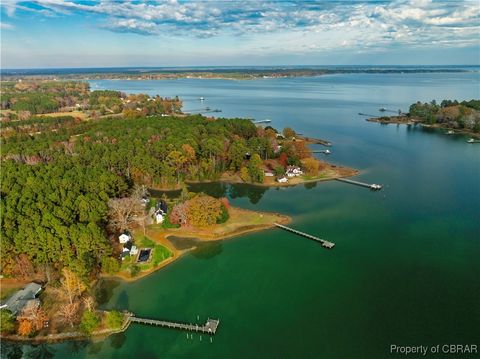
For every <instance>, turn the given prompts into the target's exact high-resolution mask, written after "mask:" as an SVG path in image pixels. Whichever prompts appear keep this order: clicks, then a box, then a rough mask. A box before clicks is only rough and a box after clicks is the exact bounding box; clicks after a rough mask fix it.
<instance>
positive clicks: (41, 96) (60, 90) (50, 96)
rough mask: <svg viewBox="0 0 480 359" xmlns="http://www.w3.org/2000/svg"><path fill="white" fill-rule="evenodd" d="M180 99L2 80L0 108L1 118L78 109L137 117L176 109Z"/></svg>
mask: <svg viewBox="0 0 480 359" xmlns="http://www.w3.org/2000/svg"><path fill="white" fill-rule="evenodd" d="M181 107H182V102H181V101H180V99H179V98H178V97H176V98H173V99H171V98H162V97H160V96H155V97H150V96H148V95H144V94H138V95H127V94H125V93H122V92H120V91H111V90H95V91H90V86H89V84H88V83H87V82H75V81H33V82H26V81H25V82H24V81H22V82H13V81H5V82H2V99H1V101H0V109H1V110H2V120H3V121H6V122H10V121H16V120H28V119H32V118H33V119H35V115H43V114H51V113H56V112H59V113H63V114H64V113H65V112H72V111H82V116H86V117H89V118H97V117H99V116H105V115H113V114H123V115H125V116H129V117H140V116H146V115H154V114H172V113H176V112H179V111H180V109H181Z"/></svg>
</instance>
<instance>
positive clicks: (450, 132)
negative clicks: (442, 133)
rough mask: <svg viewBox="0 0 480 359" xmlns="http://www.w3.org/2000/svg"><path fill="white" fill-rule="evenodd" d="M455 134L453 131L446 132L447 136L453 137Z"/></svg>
mask: <svg viewBox="0 0 480 359" xmlns="http://www.w3.org/2000/svg"><path fill="white" fill-rule="evenodd" d="M454 133H455V132H453V130H448V131H447V132H446V134H447V135H453V134H454Z"/></svg>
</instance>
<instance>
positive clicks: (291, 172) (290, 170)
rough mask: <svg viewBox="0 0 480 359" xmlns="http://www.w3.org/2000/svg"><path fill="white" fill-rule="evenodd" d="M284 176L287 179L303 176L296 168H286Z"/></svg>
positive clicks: (298, 168)
mask: <svg viewBox="0 0 480 359" xmlns="http://www.w3.org/2000/svg"><path fill="white" fill-rule="evenodd" d="M285 174H286V175H287V176H288V177H297V176H300V175H303V171H302V170H301V169H300V167H298V166H288V167H287V172H285Z"/></svg>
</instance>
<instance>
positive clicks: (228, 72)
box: [3, 66, 470, 80]
mask: <svg viewBox="0 0 480 359" xmlns="http://www.w3.org/2000/svg"><path fill="white" fill-rule="evenodd" d="M468 71H470V70H469V69H468V68H463V67H448V66H447V67H361V66H360V67H354V66H346V67H325V68H245V69H239V68H222V69H215V68H208V69H205V68H199V69H194V68H192V69H184V70H179V69H151V70H148V69H142V70H141V71H140V70H138V71H136V70H135V69H118V70H116V69H108V70H103V69H82V70H81V71H73V72H66V71H60V70H57V71H55V70H52V71H40V72H28V71H27V72H19V71H10V72H9V71H6V72H4V74H3V77H4V78H5V79H8V80H18V79H30V80H39V79H122V78H130V79H162V78H186V77H198V78H200V77H201V78H209V77H216V78H217V77H220V78H222V77H223V78H239V79H252V78H261V77H299V76H320V75H327V74H358V73H367V74H390V73H392V74H395V73H440V72H441V73H459V72H468Z"/></svg>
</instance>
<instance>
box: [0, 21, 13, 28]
mask: <svg viewBox="0 0 480 359" xmlns="http://www.w3.org/2000/svg"><path fill="white" fill-rule="evenodd" d="M0 29H2V30H13V29H15V26H13V25H12V24H7V23H5V22H1V23H0Z"/></svg>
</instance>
